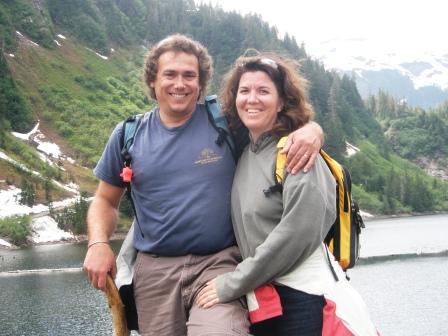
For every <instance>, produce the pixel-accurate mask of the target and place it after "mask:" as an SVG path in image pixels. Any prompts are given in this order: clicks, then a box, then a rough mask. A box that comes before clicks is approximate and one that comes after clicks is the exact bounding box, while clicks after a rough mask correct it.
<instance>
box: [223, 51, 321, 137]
mask: <svg viewBox="0 0 448 336" xmlns="http://www.w3.org/2000/svg"><path fill="white" fill-rule="evenodd" d="M246 53H247V51H246ZM255 71H263V72H264V73H266V74H267V75H268V76H269V78H270V79H271V80H272V81H273V82H274V84H275V87H276V89H277V91H278V94H279V98H280V99H282V101H283V109H282V110H281V111H280V112H279V113H278V114H277V120H276V122H275V124H274V126H273V128H272V133H273V135H274V136H276V137H278V138H280V137H282V136H285V135H288V134H289V133H291V132H292V131H294V130H296V129H297V128H299V127H301V126H302V125H304V124H306V123H307V122H308V121H309V120H311V119H312V117H313V116H314V111H313V108H312V106H311V104H310V103H308V100H307V93H306V90H307V81H306V80H305V78H303V77H302V76H301V75H300V74H299V65H298V62H295V61H293V60H291V59H288V58H284V57H281V56H279V55H276V54H267V53H265V54H260V53H258V55H257V56H241V57H239V58H238V59H237V60H236V61H235V63H234V65H233V67H232V68H231V69H230V70H229V71H228V72H227V74H226V75H225V77H224V84H223V87H222V90H221V101H222V106H223V112H224V113H225V114H226V115H227V117H228V119H229V121H230V125H229V126H230V128H231V129H232V130H237V129H240V128H241V127H242V126H244V125H243V124H242V122H241V120H240V118H239V116H238V111H237V109H236V103H235V102H236V96H237V93H238V87H239V83H240V79H241V76H242V75H243V74H244V73H246V72H255Z"/></svg>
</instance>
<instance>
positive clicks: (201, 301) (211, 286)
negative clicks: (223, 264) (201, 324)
mask: <svg viewBox="0 0 448 336" xmlns="http://www.w3.org/2000/svg"><path fill="white" fill-rule="evenodd" d="M218 303H219V298H218V293H217V292H216V278H215V279H213V280H210V281H209V282H207V284H206V285H205V287H204V288H202V289H201V290H200V291H199V294H198V297H197V298H196V304H197V305H198V307H199V308H204V309H207V308H210V307H213V306H214V305H215V304H218Z"/></svg>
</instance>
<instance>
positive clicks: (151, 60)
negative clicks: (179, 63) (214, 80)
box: [143, 34, 213, 99]
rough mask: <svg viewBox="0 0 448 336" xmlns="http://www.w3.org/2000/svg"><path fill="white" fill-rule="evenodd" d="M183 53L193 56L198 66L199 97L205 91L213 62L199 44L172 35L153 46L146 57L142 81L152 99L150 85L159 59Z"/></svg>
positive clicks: (182, 36) (152, 93)
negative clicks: (167, 54)
mask: <svg viewBox="0 0 448 336" xmlns="http://www.w3.org/2000/svg"><path fill="white" fill-rule="evenodd" d="M169 51H172V52H175V53H178V52H184V53H186V54H190V55H194V56H196V58H197V59H198V64H199V85H200V86H201V94H200V95H201V96H202V95H203V93H204V92H205V91H206V89H207V84H208V82H209V80H210V78H211V77H212V74H213V61H212V58H211V56H210V55H209V53H208V51H207V48H205V47H204V46H203V45H202V44H200V43H199V42H197V41H195V40H193V39H191V38H189V37H187V36H185V35H181V34H174V35H170V36H168V37H166V38H165V39H163V40H161V41H160V42H159V43H157V44H156V45H155V46H153V47H152V48H151V49H150V50H149V52H148V54H147V55H146V59H145V65H144V73H143V79H144V82H145V84H146V86H147V88H148V90H149V94H150V96H151V97H152V98H154V99H156V95H155V91H154V88H152V87H151V85H150V84H151V83H152V82H154V81H155V80H156V77H157V70H158V66H159V58H160V56H161V55H162V54H164V53H166V52H169Z"/></svg>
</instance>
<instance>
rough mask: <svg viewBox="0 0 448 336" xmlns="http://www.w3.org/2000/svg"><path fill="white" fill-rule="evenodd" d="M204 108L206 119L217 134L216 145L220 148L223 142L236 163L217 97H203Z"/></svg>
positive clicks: (224, 118) (232, 145)
mask: <svg viewBox="0 0 448 336" xmlns="http://www.w3.org/2000/svg"><path fill="white" fill-rule="evenodd" d="M204 101H205V107H206V109H207V114H208V119H209V120H210V123H211V124H212V126H213V127H214V128H215V130H216V131H217V132H218V138H217V139H216V141H215V142H216V144H217V145H218V146H221V145H222V144H223V143H224V142H226V143H227V145H228V146H229V148H230V151H231V153H232V156H233V158H234V159H235V161H236V150H235V143H234V141H233V138H232V134H231V133H230V131H229V125H228V123H227V119H226V116H225V115H224V113H222V110H221V105H220V104H219V102H218V96H217V95H209V96H206V97H205V100H204Z"/></svg>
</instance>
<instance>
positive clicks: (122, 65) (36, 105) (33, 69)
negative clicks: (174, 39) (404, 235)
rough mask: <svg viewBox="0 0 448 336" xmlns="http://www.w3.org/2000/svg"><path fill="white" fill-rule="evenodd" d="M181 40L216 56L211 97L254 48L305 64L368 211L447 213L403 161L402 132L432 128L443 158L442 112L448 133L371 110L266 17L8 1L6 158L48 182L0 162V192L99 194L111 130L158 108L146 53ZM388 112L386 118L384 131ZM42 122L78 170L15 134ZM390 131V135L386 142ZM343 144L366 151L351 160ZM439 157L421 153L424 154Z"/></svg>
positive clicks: (433, 189) (333, 142)
mask: <svg viewBox="0 0 448 336" xmlns="http://www.w3.org/2000/svg"><path fill="white" fill-rule="evenodd" d="M175 32H180V33H184V34H188V35H190V36H192V37H193V38H195V39H197V40H199V41H201V42H202V43H203V44H204V45H205V46H207V47H208V49H209V51H210V53H211V54H212V56H213V58H214V62H215V64H214V68H215V76H214V78H213V81H212V84H211V87H210V88H209V92H217V91H218V89H219V83H220V80H221V76H222V74H223V73H224V72H225V71H226V70H227V69H228V67H229V65H230V64H231V63H232V62H233V61H234V59H235V58H236V57H237V56H239V55H240V54H241V53H243V52H244V50H246V49H247V48H249V47H251V48H256V49H259V50H261V51H276V52H279V53H282V54H285V55H288V56H290V57H293V58H295V59H297V60H300V61H301V62H302V71H303V74H304V75H305V76H306V78H307V79H308V80H309V83H310V91H309V95H310V98H311V101H312V103H313V105H314V108H315V110H316V113H317V114H316V119H317V121H318V122H319V123H320V124H321V125H322V127H323V128H324V131H325V133H326V143H325V147H326V149H327V150H328V151H329V152H330V153H331V154H332V155H333V156H334V157H335V158H337V159H338V160H340V161H342V162H344V163H346V164H348V165H349V167H350V168H351V170H352V172H353V180H354V183H355V184H356V185H355V187H354V192H355V196H356V197H357V198H358V199H359V200H360V203H361V207H362V208H363V209H365V210H367V211H371V212H373V213H389V214H390V213H400V212H411V211H416V212H429V211H434V210H447V209H448V195H447V194H448V192H447V190H448V187H447V184H446V183H444V182H443V181H442V180H441V179H435V178H432V177H429V176H428V175H426V174H425V173H424V172H423V171H422V170H421V169H419V168H418V167H417V166H415V165H412V164H410V163H409V162H407V161H406V160H403V159H400V158H399V156H398V155H401V156H403V157H406V158H410V159H411V158H412V156H409V151H406V148H405V147H406V145H407V144H408V140H407V138H406V136H407V137H409V136H410V137H411V138H413V140H415V139H414V136H413V135H412V134H411V135H409V134H404V135H403V134H402V133H401V134H402V135H399V134H400V133H399V132H397V130H402V129H404V128H406V129H408V131H409V132H417V133H418V134H423V135H422V137H423V136H426V134H427V131H428V130H430V131H431V132H432V134H433V135H434V134H435V132H437V140H435V141H433V142H434V143H437V145H436V146H437V150H438V153H440V156H442V157H443V156H444V157H445V159H446V153H447V148H446V143H447V142H446V134H447V132H446V113H447V112H446V108H445V109H444V110H443V111H444V112H443V111H441V112H434V115H436V118H438V117H437V116H438V115H440V116H441V118H442V119H443V120H444V121H445V124H443V123H438V122H437V121H434V120H433V119H434V118H435V117H434V116H433V113H423V114H422V113H420V114H418V113H417V114H413V113H407V112H406V116H407V117H406V118H409V119H406V120H407V121H404V120H402V119H400V120H401V121H400V120H396V119H397V118H396V117H395V116H394V115H393V114H392V113H390V111H389V112H386V111H384V109H386V108H389V105H387V104H386V105H385V106H383V105H382V103H381V104H380V103H379V102H377V101H375V99H374V98H372V99H371V100H370V101H369V102H367V104H366V103H365V102H363V100H362V99H361V97H360V95H359V93H358V90H357V88H356V85H355V82H354V81H353V80H352V79H351V78H349V77H347V76H343V77H340V76H339V75H337V74H336V73H334V72H329V71H327V70H326V69H325V67H324V65H323V64H321V63H319V62H317V61H315V60H313V59H311V58H310V57H308V56H307V54H306V51H305V49H304V47H303V46H299V45H298V44H297V42H296V40H295V39H294V38H293V37H291V36H289V35H285V36H282V37H280V36H279V34H278V32H277V30H276V28H275V27H272V26H269V24H267V23H266V22H264V21H263V20H262V19H261V18H260V17H258V16H256V15H248V16H244V17H243V16H241V15H239V14H237V13H234V12H224V11H223V10H222V9H220V8H214V7H210V6H208V5H200V6H199V7H196V6H195V3H194V2H193V0H72V1H60V0H46V1H43V0H34V1H29V0H15V1H10V0H6V1H2V2H1V3H0V49H1V50H0V51H1V52H0V126H1V130H0V150H1V151H2V152H4V153H6V154H7V155H8V156H9V157H12V158H13V159H14V160H16V161H17V162H20V163H21V164H23V165H24V166H26V167H28V168H29V169H30V170H33V171H38V172H40V173H41V176H40V177H38V176H36V175H35V174H31V173H30V172H29V171H27V170H24V169H23V168H21V167H19V166H18V165H17V164H12V163H11V162H8V161H5V160H2V159H0V171H1V173H0V188H5V187H6V186H7V185H16V186H18V187H20V186H28V188H30V187H29V186H32V188H34V189H35V193H36V197H35V199H33V200H34V202H38V201H43V202H45V201H46V202H48V200H49V199H50V200H51V199H57V198H61V197H64V190H62V189H61V188H60V187H58V186H57V185H56V184H55V183H52V182H51V181H55V180H56V181H61V182H64V183H68V182H70V181H73V182H75V183H77V184H79V185H80V186H81V190H82V191H86V192H87V193H91V192H92V191H93V188H94V185H95V181H94V179H93V177H92V174H91V172H90V168H92V167H93V165H94V164H95V162H96V161H97V160H98V158H99V155H100V154H101V151H102V148H103V146H104V144H105V142H106V140H107V137H108V135H109V133H110V132H111V130H112V129H113V127H114V125H115V124H116V123H117V122H119V121H120V120H123V119H124V118H125V117H126V116H129V115H131V114H134V113H137V112H141V111H146V110H149V109H150V108H151V106H153V104H154V102H153V101H151V100H150V99H148V98H147V97H146V96H145V94H144V91H143V88H142V84H141V79H140V76H141V66H142V61H143V57H144V54H145V51H146V50H147V48H148V47H150V46H151V45H152V44H153V43H155V42H157V41H158V40H160V39H161V38H163V37H165V36H166V35H168V34H171V33H175ZM442 109H443V108H442ZM382 113H386V115H388V118H387V120H386V121H385V118H382V117H381V115H382ZM400 113H401V112H400ZM422 115H423V117H422ZM375 118H378V120H380V121H381V124H380V123H379V122H378V121H377V120H376V119H375ZM412 118H417V119H416V120H417V121H415V120H414V119H412ZM418 118H426V119H427V121H424V122H420V121H419V120H420V119H418ZM426 119H425V120H426ZM38 120H39V121H40V128H41V130H42V131H43V133H45V135H46V136H47V137H48V138H50V139H52V140H53V141H54V142H56V143H58V144H59V146H60V147H61V148H62V149H63V152H64V153H66V154H67V155H68V156H70V157H71V158H73V159H74V162H73V161H69V160H61V159H60V160H58V162H56V163H55V165H49V164H47V163H46V162H45V161H42V160H41V159H40V158H39V156H38V154H37V152H36V151H35V149H34V147H33V144H32V143H30V142H24V141H22V140H20V139H18V138H16V137H14V136H13V135H12V134H11V131H16V132H22V133H23V132H27V131H29V130H30V129H31V128H33V126H34V125H35V124H36V122H37V121H38ZM437 120H439V119H437ZM400 122H401V123H403V122H404V123H405V124H400ZM385 124H387V125H388V126H389V127H386V129H393V130H394V132H392V131H390V132H391V133H393V134H394V136H391V137H389V138H386V137H385V136H384V135H383V129H382V128H381V126H384V125H385ZM435 124H438V125H436V126H437V127H439V128H438V129H437V131H434V127H436V126H435ZM422 125H426V126H422ZM431 125H432V126H431ZM441 125H442V126H441ZM443 125H444V126H443ZM440 127H442V128H440ZM443 127H445V128H443ZM444 130H445V131H444ZM443 132H445V133H443ZM438 134H441V137H440V138H439V137H438ZM422 141H425V140H422ZM346 142H349V143H351V144H353V145H356V146H357V147H359V149H360V151H359V152H357V153H356V154H355V155H352V156H350V157H347V155H346ZM428 144H429V142H425V145H428ZM431 146H432V144H431ZM433 149H434V147H428V148H425V149H424V151H425V154H426V155H430V154H431V153H432V151H433ZM32 188H31V189H32ZM405 188H409V190H419V191H420V196H422V195H425V197H424V201H421V202H419V200H418V195H415V196H413V197H410V196H409V195H410V192H408V189H405ZM422 199H423V197H422Z"/></svg>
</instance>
